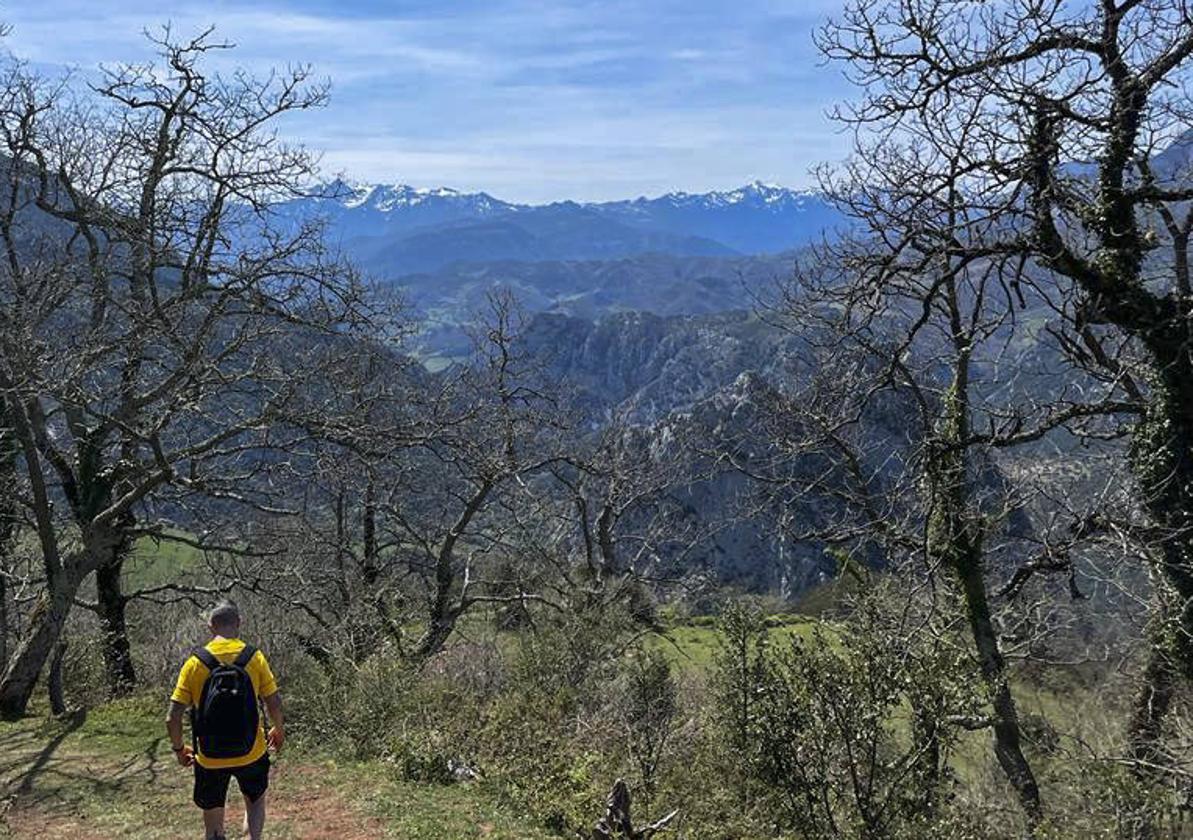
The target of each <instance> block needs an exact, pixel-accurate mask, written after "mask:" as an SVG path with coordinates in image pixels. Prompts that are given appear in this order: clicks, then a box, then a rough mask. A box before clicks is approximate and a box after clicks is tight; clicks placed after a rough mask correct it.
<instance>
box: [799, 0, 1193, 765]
mask: <svg viewBox="0 0 1193 840" xmlns="http://www.w3.org/2000/svg"><path fill="white" fill-rule="evenodd" d="M820 41H821V45H822V48H823V50H824V51H825V53H826V54H827V55H828V56H830V57H831V58H834V59H838V60H840V61H842V62H844V63H846V65H847V67H848V72H849V73H850V75H851V77H852V78H853V79H854V80H855V81H856V82H857V83H858V85H859V87H862V88H863V89H864V92H863V93H862V94H861V95H860V96H859V99H858V100H857V101H856V102H855V103H854V104H853V105H852V106H851V107H849V108H848V109H844V110H842V111H841V112H840V114H839V116H840V117H841V118H842V119H843V120H845V121H846V122H847V123H849V124H851V125H853V126H855V127H856V128H857V130H858V135H857V136H858V148H857V151H858V154H857V155H856V156H855V158H854V161H853V164H852V168H853V175H854V177H853V178H852V180H853V181H855V182H860V181H863V180H869V181H870V182H871V183H874V184H882V189H884V190H888V191H889V192H888V193H887V194H886V195H884V196H882V197H881V201H880V202H877V203H876V206H880V207H882V208H884V211H883V212H880V213H874V214H871V217H870V221H871V223H872V228H873V229H874V230H875V232H876V233H877V234H878V237H879V239H880V240H881V241H882V243H883V245H884V246H885V248H886V252H887V254H888V255H889V256H890V258H891V259H893V260H898V259H901V258H903V256H904V255H905V254H906V249H907V247H908V245H909V244H915V243H916V242H917V238H918V237H917V231H916V230H915V229H914V227H913V225H914V224H916V223H918V221H919V217H918V216H917V215H916V214H915V213H914V212H908V211H909V210H910V209H911V208H914V207H916V206H917V205H916V197H917V195H921V194H922V193H923V189H922V185H923V184H925V183H929V184H931V183H946V182H947V183H951V184H955V185H956V191H957V196H958V200H959V201H960V202H961V204H962V206H963V207H964V209H965V212H966V214H967V215H968V217H969V218H970V219H971V225H970V228H972V227H973V226H974V224H980V226H981V230H982V235H981V236H975V235H972V234H971V233H970V232H969V230H964V231H956V234H957V235H952V236H949V237H948V238H946V239H943V240H937V241H935V242H933V243H929V244H930V247H928V248H926V249H924V248H921V249H919V250H920V251H921V252H924V253H932V254H935V255H937V257H938V258H939V259H940V260H945V259H948V260H950V261H952V262H954V263H956V262H965V263H969V264H971V265H972V264H976V263H977V261H980V260H983V259H986V260H991V261H994V262H995V263H996V264H998V265H1006V264H1008V263H1011V264H1016V263H1017V264H1018V265H1020V266H1022V270H1021V271H1018V272H1017V273H1016V274H1015V276H1014V277H1013V278H1010V277H1009V278H1008V281H1007V284H1006V289H1005V291H1004V297H1005V300H1006V304H1007V309H1008V311H1013V310H1014V309H1015V308H1016V306H1017V305H1019V303H1020V298H1019V297H1018V295H1019V293H1020V292H1022V291H1023V290H1025V289H1028V288H1031V289H1032V290H1034V292H1035V293H1036V294H1038V295H1041V296H1043V297H1045V298H1048V299H1052V300H1056V301H1058V303H1057V305H1056V310H1057V313H1058V315H1060V316H1061V317H1063V319H1064V321H1065V322H1066V324H1067V327H1066V331H1067V332H1068V333H1069V335H1070V336H1071V338H1072V341H1071V342H1070V344H1069V349H1070V350H1075V351H1077V352H1078V353H1080V354H1081V355H1082V356H1083V360H1084V361H1086V362H1087V363H1088V364H1089V366H1091V367H1100V368H1101V371H1102V376H1103V380H1104V383H1105V385H1106V388H1103V389H1100V390H1099V392H1098V394H1097V397H1096V399H1095V400H1094V402H1095V403H1097V405H1095V406H1094V407H1093V408H1092V409H1091V408H1090V407H1089V406H1088V405H1083V404H1085V403H1087V401H1086V400H1084V399H1077V400H1073V402H1072V404H1071V405H1069V406H1066V407H1065V408H1064V409H1063V410H1062V412H1061V413H1062V414H1066V415H1068V416H1069V417H1070V418H1071V417H1074V416H1077V415H1079V414H1081V413H1083V412H1088V411H1091V410H1093V411H1102V410H1106V409H1107V408H1113V407H1114V403H1116V402H1121V404H1122V405H1121V408H1122V410H1123V411H1124V412H1125V413H1126V414H1127V416H1128V417H1129V418H1132V417H1133V419H1134V424H1133V426H1132V429H1131V450H1132V451H1131V459H1132V464H1133V472H1134V476H1135V480H1136V481H1137V483H1138V485H1139V490H1140V495H1141V499H1142V503H1143V506H1144V507H1145V508H1146V510H1147V512H1148V514H1149V515H1150V517H1151V518H1152V520H1153V525H1154V527H1155V529H1156V531H1155V537H1154V540H1153V542H1152V545H1153V548H1154V552H1155V557H1156V563H1157V568H1158V569H1159V571H1160V573H1161V577H1162V580H1163V581H1164V584H1165V586H1166V587H1168V588H1170V589H1171V590H1172V593H1173V596H1174V597H1173V598H1171V599H1166V600H1169V601H1170V602H1171V603H1172V611H1173V614H1172V617H1173V620H1172V622H1171V623H1170V622H1168V621H1164V620H1158V621H1157V622H1156V623H1155V638H1154V641H1153V644H1152V659H1151V661H1150V662H1149V664H1148V666H1147V671H1146V674H1145V681H1144V682H1145V685H1144V687H1143V689H1142V690H1141V693H1140V696H1139V698H1138V703H1137V705H1136V712H1135V717H1134V721H1133V724H1132V728H1133V730H1134V738H1133V740H1134V743H1135V747H1134V750H1135V754H1136V758H1137V759H1138V760H1139V761H1140V762H1142V763H1152V762H1153V759H1154V757H1155V755H1154V752H1153V750H1154V747H1153V745H1154V743H1155V741H1156V739H1157V738H1158V736H1159V731H1160V729H1159V727H1160V721H1161V720H1162V718H1163V716H1164V714H1165V712H1166V711H1167V709H1168V707H1169V705H1170V704H1171V700H1172V696H1173V689H1174V685H1175V677H1176V674H1177V673H1181V674H1184V675H1185V676H1193V573H1191V570H1193V531H1191V530H1190V526H1191V525H1193V492H1191V490H1193V409H1191V407H1193V391H1191V390H1190V388H1191V383H1193V356H1191V355H1190V343H1189V341H1188V338H1189V329H1190V305H1191V304H1190V300H1191V297H1190V291H1189V289H1190V287H1189V278H1188V240H1189V235H1190V228H1191V227H1193V215H1190V213H1189V200H1190V199H1191V198H1193V190H1191V188H1190V179H1189V176H1190V172H1189V169H1188V165H1187V161H1185V160H1183V159H1182V156H1181V155H1182V154H1183V152H1182V151H1181V150H1184V149H1187V146H1188V142H1189V139H1190V136H1189V135H1188V133H1187V132H1188V130H1189V128H1190V126H1191V125H1193V121H1191V119H1190V116H1191V114H1190V109H1189V107H1188V102H1189V97H1188V84H1189V79H1190V76H1189V71H1190V66H1191V62H1190V57H1191V56H1193V8H1191V7H1190V6H1189V4H1188V3H1187V2H1185V0H1147V1H1146V2H1138V0H1123V1H1122V2H1116V0H1099V2H1096V3H1090V4H1083V5H1079V6H1074V5H1073V4H1070V3H1065V2H1062V1H1061V0H1048V2H1025V1H1024V0H1004V2H996V3H986V4H980V5H968V4H954V3H948V2H943V0H859V2H853V3H851V4H850V5H849V6H848V7H847V8H846V10H845V11H844V13H843V14H842V16H841V17H840V19H839V20H837V21H833V22H832V23H830V24H829V25H827V26H826V27H825V28H824V30H823V31H822V33H821V36H820ZM1174 144H1175V145H1174ZM1166 148H1171V150H1170V151H1165V149H1166ZM892 173H895V175H896V177H892ZM949 173H957V174H959V175H960V178H954V177H949ZM912 179H914V180H912ZM872 194H874V195H876V194H877V191H875V193H872ZM880 228H881V229H880ZM1117 337H1123V338H1125V339H1127V340H1128V341H1127V342H1125V343H1124V342H1121V341H1118V340H1116V339H1117ZM1108 347H1110V348H1123V353H1122V354H1120V353H1116V352H1112V351H1108V349H1107V348H1108ZM1132 361H1137V362H1138V363H1139V367H1137V368H1132V366H1131V365H1130V364H1129V363H1130V362H1132ZM1133 370H1141V371H1142V375H1141V376H1137V375H1134V374H1133V373H1132V371H1133ZM1106 389H1110V391H1109V392H1108V391H1107V390H1106ZM1037 419H1039V420H1041V421H1042V423H1043V425H1042V426H1040V425H1035V424H1034V423H1033V422H1031V420H1030V419H1029V418H1025V417H1019V418H1015V422H1014V423H1013V425H1014V426H1015V428H1014V429H1013V430H1011V436H1013V437H1018V438H1020V439H1027V438H1029V437H1031V436H1034V435H1038V434H1041V433H1042V430H1044V429H1046V428H1047V427H1049V426H1051V425H1053V424H1052V422H1051V421H1052V420H1055V419H1057V415H1056V414H1051V415H1049V418H1043V417H1040V418H1037Z"/></svg>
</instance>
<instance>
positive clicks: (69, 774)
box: [0, 729, 386, 840]
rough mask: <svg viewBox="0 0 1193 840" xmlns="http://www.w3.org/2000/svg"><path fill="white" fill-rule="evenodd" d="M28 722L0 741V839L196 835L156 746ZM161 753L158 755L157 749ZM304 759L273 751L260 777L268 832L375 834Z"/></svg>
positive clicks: (359, 837)
mask: <svg viewBox="0 0 1193 840" xmlns="http://www.w3.org/2000/svg"><path fill="white" fill-rule="evenodd" d="M69 735H70V730H69V729H68V730H67V731H66V733H65V734H60V735H58V736H55V737H51V738H49V739H48V740H47V739H46V738H45V737H44V735H42V734H41V733H39V732H38V731H37V730H36V729H29V730H27V731H26V730H22V731H18V732H6V733H5V735H4V737H3V739H0V838H5V837H11V838H14V840H15V838H34V837H35V838H37V839H38V840H128V838H134V837H135V838H148V840H178V839H179V838H191V837H194V838H197V837H199V836H200V835H201V833H202V831H201V828H200V826H201V822H200V816H199V812H198V810H197V809H196V808H195V807H194V806H193V805H192V804H191V802H190V783H191V774H190V771H188V770H183V769H182V768H180V767H178V766H177V765H176V764H175V763H174V760H173V756H172V755H171V754H170V752H169V749H168V748H166V747H165V745H164V744H161V743H159V742H154V743H153V744H152V745H151V746H149V748H147V749H146V750H144V751H143V752H140V753H133V754H130V755H128V756H127V757H123V756H118V755H112V754H108V753H107V751H105V752H104V753H100V752H97V751H92V750H89V749H87V745H86V743H80V742H79V741H78V739H74V738H70V737H68V736H69ZM163 753H164V755H163ZM325 776H326V774H325V773H323V772H322V770H321V768H319V767H318V766H314V765H303V764H291V763H289V762H288V761H287V760H286V759H285V758H283V759H282V760H281V761H280V762H279V763H278V765H277V766H276V767H275V771H274V774H273V776H272V777H271V782H270V791H269V797H270V799H269V816H268V821H267V831H266V835H267V836H268V837H269V838H270V840H331V838H336V840H380V838H383V837H385V836H386V831H385V828H384V826H383V825H382V824H381V823H380V822H379V821H377V820H375V819H373V818H371V817H368V816H366V815H364V814H361V813H360V812H359V811H358V810H357V809H356V808H354V807H353V806H352V805H351V804H350V803H348V802H346V801H345V800H344V799H343V798H342V796H341V795H340V794H339V792H338V791H337V790H336V789H335V787H334V786H333V785H332V784H331V783H330V782H329V781H327V779H326V778H325ZM228 806H229V807H228V815H227V825H228V836H229V838H233V837H240V836H241V834H240V825H241V820H242V818H243V808H242V805H241V800H240V797H239V796H238V795H237V792H236V785H235V783H233V784H232V786H231V789H230V790H229V795H228Z"/></svg>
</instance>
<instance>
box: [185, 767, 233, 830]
mask: <svg viewBox="0 0 1193 840" xmlns="http://www.w3.org/2000/svg"><path fill="white" fill-rule="evenodd" d="M231 779H232V777H231V776H230V775H229V774H228V771H226V770H208V769H207V768H206V767H203V766H202V765H200V764H198V763H196V764H195V794H194V800H195V804H196V805H198V806H199V807H200V808H201V809H202V810H203V838H204V840H226V838H227V835H226V834H224V800H225V799H226V798H227V796H228V782H229V781H231Z"/></svg>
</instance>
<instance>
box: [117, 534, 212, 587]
mask: <svg viewBox="0 0 1193 840" xmlns="http://www.w3.org/2000/svg"><path fill="white" fill-rule="evenodd" d="M202 564H203V552H202V551H200V550H199V549H197V548H194V547H193V546H190V545H187V544H185V543H181V542H177V541H175V540H171V539H160V540H155V539H152V538H150V537H142V538H141V539H139V540H137V543H136V545H135V546H133V550H132V552H131V554H130V556H129V558H128V560H126V561H125V564H124V586H125V588H126V589H129V590H132V589H140V588H143V587H147V586H160V585H161V584H164V583H172V582H178V581H180V580H184V579H186V578H187V577H189V576H190V575H191V574H193V573H194V572H195V571H196V570H198V569H199V568H200V567H201V566H202Z"/></svg>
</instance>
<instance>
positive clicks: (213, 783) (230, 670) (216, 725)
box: [166, 600, 286, 840]
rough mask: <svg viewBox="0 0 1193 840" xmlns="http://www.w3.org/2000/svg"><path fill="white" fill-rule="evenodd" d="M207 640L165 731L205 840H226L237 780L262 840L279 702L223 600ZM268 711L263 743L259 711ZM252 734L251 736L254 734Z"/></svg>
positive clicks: (193, 659)
mask: <svg viewBox="0 0 1193 840" xmlns="http://www.w3.org/2000/svg"><path fill="white" fill-rule="evenodd" d="M208 624H209V626H210V628H211V635H212V639H211V641H209V642H208V643H207V644H206V645H204V646H203V647H201V648H196V649H195V652H194V653H193V654H192V655H191V656H190V657H189V658H187V660H186V662H185V663H184V664H183V666H182V671H181V672H180V673H179V674H178V683H177V685H175V687H174V693H173V694H172V695H171V697H170V710H169V713H168V715H167V717H166V731H167V732H168V733H169V735H170V744H171V748H172V749H173V750H174V754H175V755H176V756H177V757H178V763H179V765H181V766H182V767H191V766H193V767H194V768H195V788H194V800H195V804H196V805H198V806H199V807H200V808H201V809H203V829H204V837H206V838H207V840H225V838H226V835H225V834H224V804H225V802H226V800H227V796H228V783H229V782H230V781H231V780H232V779H233V778H235V779H236V783H237V785H238V786H239V787H240V792H241V794H243V796H244V805H245V817H244V830H245V833H246V834H247V835H248V836H249V837H250V838H252V840H260V838H261V835H262V832H263V831H264V828H265V791H266V788H268V787H269V749H270V748H272V749H273V750H274V751H275V752H276V751H278V750H280V749H281V748H282V744H283V742H284V741H285V737H286V736H285V726H284V722H283V717H282V695H281V694H279V693H278V684H277V680H276V679H274V676H273V672H272V671H271V670H270V669H269V662H268V661H266V659H265V654H263V653H261V651H259V650H256V649H255V648H253V647H252V646H251V645H247V644H245V642H243V641H241V640H240V610H239V608H237V606H236V604H234V603H232V602H231V601H226V600H225V601H220V602H219V603H218V604H216V605H215V606H214V607H213V608H212V610H211V612H210V613H209V614H208ZM258 701H262V702H264V704H265V710H266V712H267V713H268V714H269V720H270V723H271V724H272V726H271V727H270V730H269V735H268V736H266V734H265V731H264V728H263V727H262V725H261V720H260V714H259V712H258V710H257V704H258ZM188 709H189V710H190V711H191V715H192V719H191V721H192V728H193V729H194V730H195V733H194V734H195V736H196V737H195V748H193V749H192V748H191V747H189V746H187V745H186V744H185V743H183V739H182V716H183V713H184V712H185V711H187V710H188ZM254 729H255V731H254Z"/></svg>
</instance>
